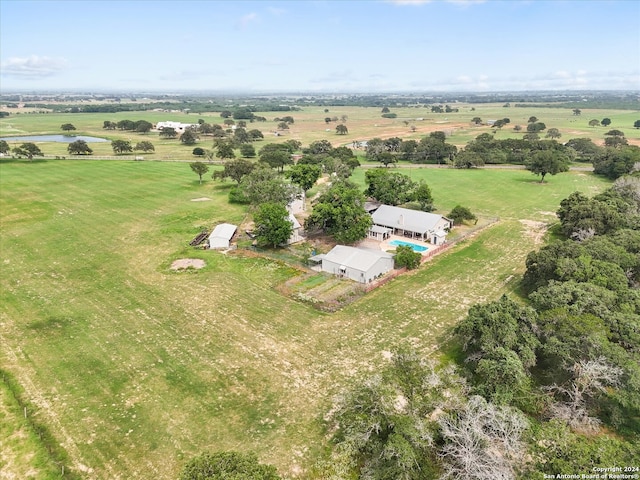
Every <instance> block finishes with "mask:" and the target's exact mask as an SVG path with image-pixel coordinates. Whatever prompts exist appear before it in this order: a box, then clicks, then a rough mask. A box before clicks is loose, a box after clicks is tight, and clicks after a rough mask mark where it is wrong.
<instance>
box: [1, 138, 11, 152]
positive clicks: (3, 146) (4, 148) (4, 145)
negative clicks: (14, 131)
mask: <svg viewBox="0 0 640 480" xmlns="http://www.w3.org/2000/svg"><path fill="white" fill-rule="evenodd" d="M9 150H11V147H9V144H8V143H7V141H6V140H0V153H9Z"/></svg>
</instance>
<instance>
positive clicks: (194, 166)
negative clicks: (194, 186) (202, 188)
mask: <svg viewBox="0 0 640 480" xmlns="http://www.w3.org/2000/svg"><path fill="white" fill-rule="evenodd" d="M189 166H190V167H191V170H193V173H195V174H196V175H198V177H199V178H200V185H202V176H203V175H204V174H205V173H207V172H208V171H209V167H208V165H207V164H206V163H202V162H193V163H190V164H189Z"/></svg>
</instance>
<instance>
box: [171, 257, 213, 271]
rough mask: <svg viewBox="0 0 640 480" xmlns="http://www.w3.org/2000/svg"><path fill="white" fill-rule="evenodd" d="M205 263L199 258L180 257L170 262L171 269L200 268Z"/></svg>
mask: <svg viewBox="0 0 640 480" xmlns="http://www.w3.org/2000/svg"><path fill="white" fill-rule="evenodd" d="M205 265H206V263H205V262H204V260H201V259H199V258H181V259H179V260H175V261H174V262H173V263H172V264H171V267H170V268H171V270H184V269H187V268H195V269H200V268H203V267H204V266H205Z"/></svg>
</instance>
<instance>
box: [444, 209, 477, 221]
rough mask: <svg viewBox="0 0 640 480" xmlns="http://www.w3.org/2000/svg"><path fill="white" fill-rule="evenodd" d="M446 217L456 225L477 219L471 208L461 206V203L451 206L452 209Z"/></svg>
mask: <svg viewBox="0 0 640 480" xmlns="http://www.w3.org/2000/svg"><path fill="white" fill-rule="evenodd" d="M447 218H450V219H451V220H453V223H454V224H456V225H460V224H462V223H464V222H466V221H472V220H475V221H476V222H477V221H478V217H476V216H475V215H474V214H473V213H472V212H471V210H469V209H468V208H467V207H463V206H462V205H456V206H455V207H453V210H451V211H450V212H449V214H448V215H447Z"/></svg>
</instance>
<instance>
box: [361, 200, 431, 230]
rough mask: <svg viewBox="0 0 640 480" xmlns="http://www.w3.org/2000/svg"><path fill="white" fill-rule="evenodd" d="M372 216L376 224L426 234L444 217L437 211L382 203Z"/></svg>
mask: <svg viewBox="0 0 640 480" xmlns="http://www.w3.org/2000/svg"><path fill="white" fill-rule="evenodd" d="M371 218H372V220H373V223H374V224H376V225H382V226H384V227H389V228H399V229H402V230H407V231H410V232H414V233H420V234H422V235H424V234H425V233H426V232H428V231H429V230H433V229H434V228H435V227H436V225H437V224H438V222H439V221H440V220H442V218H443V217H442V215H438V214H435V213H428V212H421V211H419V210H409V209H408V208H401V207H392V206H391V205H380V207H379V208H378V209H377V210H376V211H375V212H373V214H371Z"/></svg>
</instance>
